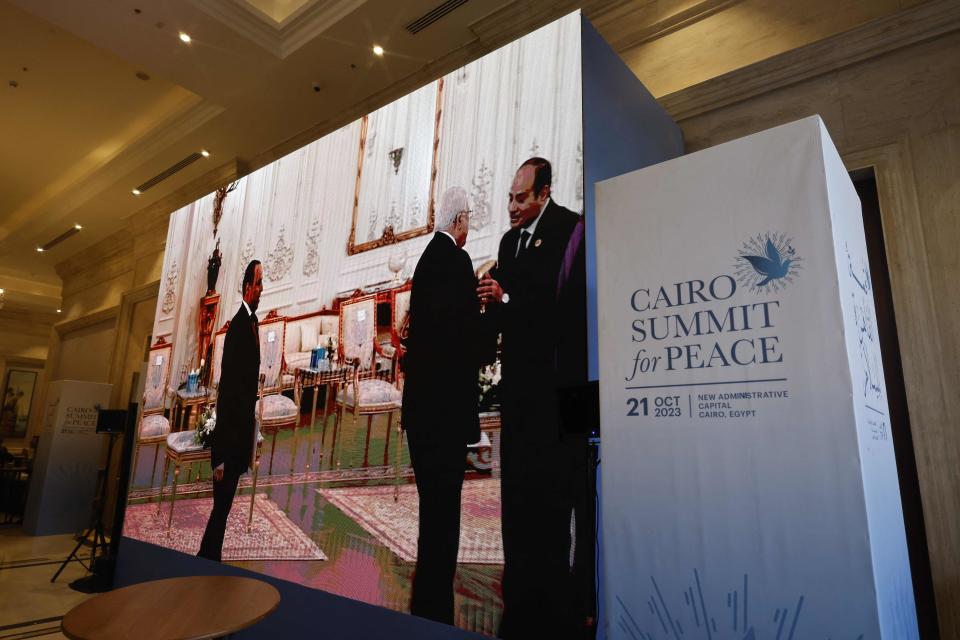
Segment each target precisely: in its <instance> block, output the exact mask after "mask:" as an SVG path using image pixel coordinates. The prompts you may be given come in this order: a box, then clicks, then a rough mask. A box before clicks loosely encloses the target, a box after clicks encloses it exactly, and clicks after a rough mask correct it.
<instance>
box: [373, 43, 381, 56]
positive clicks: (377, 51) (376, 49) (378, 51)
mask: <svg viewBox="0 0 960 640" xmlns="http://www.w3.org/2000/svg"><path fill="white" fill-rule="evenodd" d="M373 55H375V56H382V55H383V47H381V46H380V45H378V44H375V45H373Z"/></svg>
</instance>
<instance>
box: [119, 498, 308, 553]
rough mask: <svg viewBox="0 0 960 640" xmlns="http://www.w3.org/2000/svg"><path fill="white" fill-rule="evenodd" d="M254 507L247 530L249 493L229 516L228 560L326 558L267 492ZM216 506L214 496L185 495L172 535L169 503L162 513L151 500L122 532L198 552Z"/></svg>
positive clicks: (130, 513) (136, 507)
mask: <svg viewBox="0 0 960 640" xmlns="http://www.w3.org/2000/svg"><path fill="white" fill-rule="evenodd" d="M255 504H256V506H255V507H254V509H253V526H252V527H251V529H250V533H247V518H248V517H249V514H250V496H248V495H247V496H244V495H238V496H237V497H236V499H235V500H234V501H233V508H232V509H231V510H230V515H229V517H228V518H227V531H226V535H225V537H224V540H223V560H225V561H229V560H326V559H327V556H326V555H324V553H323V551H321V550H320V548H319V547H318V546H317V545H316V543H314V542H313V540H311V539H310V537H309V536H308V535H307V534H305V533H304V532H303V531H302V530H301V529H300V528H299V527H298V526H297V525H296V524H294V523H293V522H291V521H290V519H289V518H288V517H287V515H286V514H285V513H284V512H283V511H282V510H281V509H280V507H279V506H277V504H276V503H275V502H273V501H272V500H270V498H269V497H267V495H266V494H263V493H258V494H257V500H256V503H255ZM212 509H213V498H190V499H180V500H177V502H176V508H175V509H174V511H173V525H172V527H171V528H170V534H169V535H167V519H168V518H169V515H170V502H169V500H165V501H164V503H163V508H162V509H161V510H160V513H157V504H156V503H155V502H147V503H143V504H133V505H129V506H128V507H127V513H126V516H125V518H124V523H123V535H125V536H127V537H128V538H135V539H137V540H142V541H143V542H149V543H151V544H156V545H159V546H161V547H167V548H168V549H175V550H177V551H182V552H184V553H189V554H196V553H197V551H198V550H199V549H200V539H201V538H202V537H203V530H204V528H205V527H206V525H207V519H208V518H209V517H210V511H211V510H212Z"/></svg>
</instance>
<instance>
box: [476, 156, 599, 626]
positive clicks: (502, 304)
mask: <svg viewBox="0 0 960 640" xmlns="http://www.w3.org/2000/svg"><path fill="white" fill-rule="evenodd" d="M551 182H552V170H551V166H550V163H549V162H548V161H547V160H545V159H543V158H530V159H529V160H527V161H526V162H524V163H523V164H522V165H520V168H519V169H517V172H516V174H515V176H514V179H513V183H512V185H511V187H510V194H509V205H508V211H509V214H510V227H511V228H510V230H509V231H507V233H506V234H504V236H503V238H502V239H501V241H500V250H499V254H498V261H497V268H496V269H495V270H494V271H493V272H491V273H490V274H489V275H487V276H484V278H483V279H482V280H481V281H480V285H479V287H478V288H477V293H478V295H479V297H480V300H481V302H482V303H484V304H485V305H486V313H485V314H484V322H489V323H492V324H493V325H494V326H495V328H496V331H499V332H500V334H501V336H502V343H501V354H500V358H501V364H502V368H501V380H500V401H501V409H500V415H501V424H502V430H501V449H500V467H501V502H502V521H501V527H502V532H503V552H504V574H503V605H504V612H503V619H502V621H501V624H500V629H499V635H500V636H501V637H503V638H571V637H581V636H582V634H583V627H584V617H583V616H582V615H581V614H582V608H581V607H579V606H578V603H577V598H576V593H575V590H574V583H573V576H572V574H571V570H570V549H571V537H570V523H571V514H572V512H573V505H574V495H575V482H577V481H578V480H579V479H580V478H581V477H582V476H581V473H582V472H581V470H579V468H578V467H580V464H579V462H578V460H577V449H578V447H580V446H582V439H581V440H580V441H578V440H577V439H574V438H570V437H567V436H565V435H564V434H563V433H561V428H560V419H559V418H560V417H559V412H558V407H557V390H558V387H559V386H560V384H561V383H562V380H561V379H562V378H564V377H566V376H565V375H564V373H563V372H562V371H561V363H560V362H559V360H558V352H560V353H562V352H563V350H564V349H567V348H575V349H583V351H584V354H583V357H584V359H585V353H586V334H585V333H581V334H579V335H573V334H574V333H575V332H577V331H582V329H581V328H578V327H577V326H576V325H577V324H578V323H576V322H573V323H571V318H569V317H565V315H564V312H565V310H566V309H567V308H568V305H567V304H562V303H561V299H566V298H567V292H568V291H569V290H570V289H569V286H568V284H569V276H570V275H571V274H573V275H576V274H577V273H578V271H577V270H574V271H570V272H568V273H567V275H566V276H564V277H561V276H562V275H563V274H564V273H565V272H566V271H568V270H567V269H566V268H565V266H564V263H565V255H566V254H567V253H568V247H570V241H571V236H572V235H573V233H574V230H575V229H576V228H577V224H578V221H579V219H580V216H579V215H578V214H576V213H574V212H573V211H570V210H569V209H566V208H564V207H562V206H560V205H558V204H557V203H556V202H554V201H553V199H552V198H551V197H550V187H551ZM576 253H577V251H576V248H575V247H574V248H572V254H573V256H572V257H571V259H572V258H573V257H574V256H576ZM583 304H586V301H585V300H584V301H583ZM496 331H494V332H493V333H495V332H496ZM568 342H573V343H574V345H575V346H572V347H571V346H570V345H569V344H567V343H568ZM562 355H564V356H566V355H567V354H563V353H562ZM584 361H585V360H584ZM562 367H563V368H564V369H566V365H565V364H564V365H562Z"/></svg>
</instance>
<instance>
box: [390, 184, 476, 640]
mask: <svg viewBox="0 0 960 640" xmlns="http://www.w3.org/2000/svg"><path fill="white" fill-rule="evenodd" d="M469 228H470V224H469V211H468V209H467V194H466V192H465V191H464V190H463V189H461V188H460V187H451V188H450V189H447V191H446V192H445V193H444V194H443V197H442V198H441V201H440V213H439V215H438V217H437V229H438V231H437V233H436V234H435V235H434V236H433V239H432V240H431V241H430V244H428V245H427V248H426V249H425V250H424V252H423V255H422V256H421V257H420V261H419V262H418V263H417V268H416V270H415V271H414V273H413V287H412V290H411V293H410V333H409V338H408V339H407V355H406V357H405V360H404V372H405V375H406V381H405V384H404V390H403V414H402V420H403V427H404V429H406V431H407V440H408V442H409V444H410V459H411V462H412V463H413V471H414V474H415V478H416V483H417V494H418V495H419V497H420V522H419V536H418V538H417V566H416V573H415V574H414V577H413V597H412V599H411V603H410V613H412V614H414V615H416V616H420V617H423V618H430V619H432V620H436V621H438V622H444V623H446V624H453V621H454V615H453V613H454V612H453V606H454V605H453V580H454V576H455V574H456V569H457V550H458V547H459V542H460V491H461V489H462V487H463V474H464V465H465V460H466V455H467V445H468V444H470V443H471V442H476V441H477V440H479V439H480V422H479V418H478V406H477V405H478V399H479V395H478V391H477V376H478V371H479V368H480V358H479V351H478V350H477V349H476V346H475V345H476V344H477V331H478V329H479V322H480V303H479V300H478V299H477V296H476V293H475V289H476V286H477V280H476V278H475V277H474V274H473V266H472V263H471V261H470V256H469V255H467V252H466V251H464V250H463V248H462V247H463V245H464V244H465V243H466V241H467V232H468V230H469Z"/></svg>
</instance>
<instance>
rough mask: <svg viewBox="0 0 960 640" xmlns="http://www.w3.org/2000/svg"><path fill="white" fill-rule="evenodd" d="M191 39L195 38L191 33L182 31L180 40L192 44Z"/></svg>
mask: <svg viewBox="0 0 960 640" xmlns="http://www.w3.org/2000/svg"><path fill="white" fill-rule="evenodd" d="M191 40H193V38H191V37H190V36H189V35H187V34H186V33H184V32H183V31H181V32H180V42H182V43H184V44H190V41H191Z"/></svg>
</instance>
